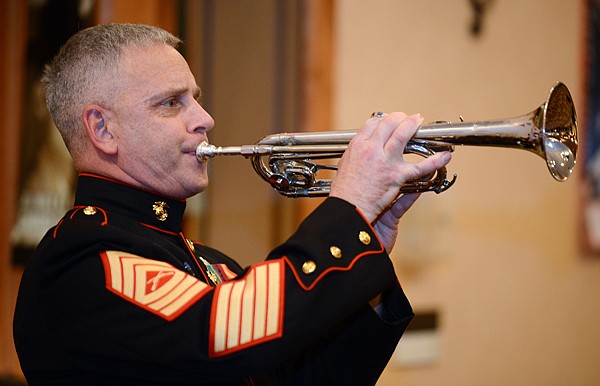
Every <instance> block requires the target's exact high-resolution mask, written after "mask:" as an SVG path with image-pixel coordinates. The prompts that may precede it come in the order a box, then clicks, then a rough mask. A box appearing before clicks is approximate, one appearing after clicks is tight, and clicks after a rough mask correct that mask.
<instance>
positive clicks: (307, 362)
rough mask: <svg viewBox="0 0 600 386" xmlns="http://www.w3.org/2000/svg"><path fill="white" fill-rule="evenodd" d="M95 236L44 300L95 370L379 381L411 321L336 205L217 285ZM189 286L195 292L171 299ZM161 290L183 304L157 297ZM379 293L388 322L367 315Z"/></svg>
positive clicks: (178, 377)
mask: <svg viewBox="0 0 600 386" xmlns="http://www.w3.org/2000/svg"><path fill="white" fill-rule="evenodd" d="M97 237H98V239H102V240H103V241H102V244H101V245H98V246H95V247H90V246H88V247H87V249H86V250H84V251H82V252H80V253H79V255H78V256H77V257H73V256H71V257H69V258H68V259H65V260H64V261H63V263H62V264H60V265H59V266H55V267H54V268H53V269H52V273H51V275H52V276H53V277H54V278H53V279H52V280H55V282H54V283H53V285H52V286H49V287H48V288H49V291H48V292H46V293H45V294H43V297H44V298H45V299H48V300H47V301H46V304H45V309H46V310H47V314H48V315H50V317H49V326H50V329H51V330H52V331H53V332H54V333H56V344H57V345H59V346H60V347H62V349H63V350H64V351H65V352H68V353H70V354H69V355H71V356H72V358H71V360H72V361H73V362H74V363H76V364H77V366H79V367H81V368H83V369H87V370H89V371H92V372H108V371H110V372H111V374H112V375H114V376H117V377H123V378H131V379H138V380H140V381H144V380H147V381H150V380H151V381H152V382H161V381H162V382H171V383H172V384H177V383H186V382H199V381H202V382H213V383H217V382H231V381H236V380H240V379H248V377H251V376H256V375H257V374H262V375H265V374H267V375H266V376H267V377H270V378H271V379H272V380H274V379H277V382H279V383H275V384H282V385H286V384H289V385H293V384H303V383H301V382H300V383H295V382H299V381H298V380H302V379H305V378H315V379H317V378H318V379H321V380H323V379H325V378H323V377H329V378H332V379H336V378H339V379H342V377H343V376H344V372H346V375H348V374H352V371H348V368H352V367H354V368H356V369H358V368H359V367H355V366H358V365H359V364H360V363H363V365H362V368H361V371H360V373H361V374H365V371H366V372H367V373H368V374H367V375H364V377H365V378H368V379H371V380H372V379H376V377H377V376H378V375H379V373H380V372H381V370H382V369H383V367H384V366H385V364H386V363H387V360H388V359H389V355H391V351H390V350H393V347H395V344H396V342H397V341H398V339H399V337H400V335H401V334H402V332H403V331H404V328H405V327H406V324H407V323H408V320H410V317H411V315H412V311H411V310H410V306H409V305H408V301H407V300H406V298H405V297H404V294H403V292H402V290H401V288H400V286H399V284H398V280H397V278H396V275H395V273H394V269H393V265H392V262H391V261H390V259H389V257H388V256H387V254H386V253H385V250H384V248H383V246H382V245H381V243H380V242H379V240H378V239H377V236H376V234H375V233H374V231H373V229H372V228H371V227H370V225H369V224H368V223H367V222H366V221H365V220H364V218H363V217H362V216H361V214H360V213H359V212H358V211H357V210H356V208H354V207H353V206H352V205H350V204H349V203H347V202H345V201H343V200H339V199H335V198H329V199H327V200H325V201H324V202H323V204H322V205H321V206H319V208H317V209H316V210H315V211H314V212H313V213H312V214H311V215H310V216H309V217H308V218H307V219H306V220H305V221H304V222H303V223H302V224H301V226H300V227H299V229H298V231H297V232H295V233H294V234H293V235H292V237H291V238H290V239H289V240H288V241H287V242H285V243H284V244H282V245H281V246H279V247H277V248H276V249H274V250H273V251H272V252H271V253H270V254H269V256H268V258H267V259H266V260H265V261H264V262H261V263H259V264H255V265H252V266H250V267H248V268H247V269H246V270H244V271H243V272H241V273H240V275H239V276H238V277H236V278H235V279H232V280H229V281H226V282H224V283H221V284H219V285H217V286H216V287H211V286H208V285H207V284H206V283H203V282H201V281H198V280H197V279H195V278H192V277H191V276H189V275H187V274H185V273H183V272H182V271H180V270H178V269H176V268H177V267H175V268H173V267H174V265H172V264H168V263H166V265H165V262H164V261H161V262H159V261H154V260H152V259H150V258H149V257H148V256H150V255H157V254H160V253H161V251H155V250H150V249H136V248H138V247H137V246H136V245H137V244H139V242H136V241H135V240H128V241H127V242H126V243H125V244H123V242H122V241H119V239H120V238H122V237H123V235H122V234H118V235H117V234H114V235H113V234H112V233H111V232H109V231H106V234H98V235H97ZM119 243H121V244H119ZM117 249H121V250H128V251H129V252H126V253H117V252H115V250H117ZM107 251H108V252H107ZM165 253H166V252H165ZM111 256H112V258H113V259H117V260H114V261H118V263H114V261H113V263H114V264H116V265H113V264H112V263H110V259H111ZM124 261H126V263H123V262H124ZM115 267H120V268H118V269H115ZM148 272H152V276H148ZM127 275H129V276H127ZM132 275H133V276H132ZM136 275H137V276H136ZM47 277H48V276H47ZM125 277H130V278H134V279H136V280H130V281H129V282H127V283H126V282H125V281H126V280H124V279H123V278H125ZM175 277H177V278H178V280H177V281H175V280H174V278H175ZM141 278H143V280H142V279H141ZM148 278H150V279H148ZM138 279H139V280H138ZM184 282H185V283H186V284H185V285H186V286H189V289H187V288H188V287H181V288H179V287H178V290H177V292H169V291H167V289H170V288H171V287H168V286H172V287H173V288H175V284H176V283H184ZM119 286H120V287H119ZM165 286H167V287H165ZM159 288H161V289H164V291H163V292H162V294H163V295H164V294H165V293H167V294H170V295H173V294H174V293H176V294H177V296H172V297H171V298H169V297H162V296H161V297H159V296H158V292H156V291H155V290H157V289H159ZM136 291H137V292H136ZM378 294H385V307H384V309H385V314H384V316H383V317H382V316H379V315H377V313H375V312H374V310H373V309H372V308H371V307H370V306H369V305H368V302H369V301H370V300H371V299H373V298H374V297H375V296H376V295H378ZM50 299H52V300H50ZM56 299H60V301H56ZM49 302H51V304H50V303H49ZM334 357H335V360H333V361H331V358H334ZM327 358H329V360H330V362H327V360H328V359H327ZM342 359H343V360H342ZM365 364H366V365H367V366H370V369H366V368H365V367H364V366H365ZM258 378H260V376H257V379H258ZM257 382H259V381H257ZM331 382H332V383H330V384H343V383H336V382H334V381H331ZM257 384H260V383H257ZM312 384H320V383H312ZM346 384H347V383H346Z"/></svg>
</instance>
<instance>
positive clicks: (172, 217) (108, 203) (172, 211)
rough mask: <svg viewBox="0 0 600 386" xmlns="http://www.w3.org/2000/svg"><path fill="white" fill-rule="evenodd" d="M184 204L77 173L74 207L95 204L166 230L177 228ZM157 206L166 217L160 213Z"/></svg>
mask: <svg viewBox="0 0 600 386" xmlns="http://www.w3.org/2000/svg"><path fill="white" fill-rule="evenodd" d="M185 205H186V203H185V201H181V200H176V199H173V198H168V197H163V196H160V195H158V194H156V193H153V192H150V191H146V190H142V189H139V188H136V187H133V186H131V185H127V184H125V183H122V182H119V181H116V180H113V179H110V178H107V177H102V176H98V175H95V174H89V173H81V174H79V177H78V179H77V192H76V194H75V206H94V207H98V208H101V209H103V210H105V211H106V212H108V213H117V214H120V215H123V216H126V217H129V218H131V219H133V220H135V221H138V222H141V223H144V224H146V225H150V226H153V227H156V228H159V229H163V230H167V231H170V232H175V233H178V232H180V231H181V223H182V220H183V214H184V212H185ZM161 209H162V210H164V214H166V216H164V215H163V216H160V214H161ZM161 218H162V220H161Z"/></svg>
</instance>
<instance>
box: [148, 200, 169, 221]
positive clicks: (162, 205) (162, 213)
mask: <svg viewBox="0 0 600 386" xmlns="http://www.w3.org/2000/svg"><path fill="white" fill-rule="evenodd" d="M168 208H169V205H167V203H166V202H164V201H156V202H155V203H154V205H152V210H153V211H154V215H155V216H156V219H157V220H158V221H165V220H166V219H167V217H169V213H167V209H168Z"/></svg>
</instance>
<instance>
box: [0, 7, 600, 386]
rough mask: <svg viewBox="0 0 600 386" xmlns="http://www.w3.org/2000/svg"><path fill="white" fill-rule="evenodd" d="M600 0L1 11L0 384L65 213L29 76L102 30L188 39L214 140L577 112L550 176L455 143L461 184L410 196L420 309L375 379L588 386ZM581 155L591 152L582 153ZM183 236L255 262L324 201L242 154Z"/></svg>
mask: <svg viewBox="0 0 600 386" xmlns="http://www.w3.org/2000/svg"><path fill="white" fill-rule="evenodd" d="M598 6H599V5H598V1H596V0H573V1H564V0H445V1H440V0H420V1H408V0H370V1H362V0H320V1H319V0H285V1H281V0H252V1H250V0H218V1H217V0H160V1H158V0H29V1H21V0H4V1H2V2H0V18H1V22H0V29H2V33H1V34H0V49H1V50H2V51H1V52H2V54H1V55H2V56H1V58H2V60H0V76H1V77H2V82H1V83H0V98H1V103H0V121H1V124H0V132H1V133H2V141H0V147H1V151H0V157H2V158H1V159H2V167H1V168H0V178H1V181H0V183H1V184H2V186H3V187H2V189H1V195H2V196H1V199H0V210H1V213H2V216H0V238H1V242H0V384H2V381H5V382H6V384H9V383H11V384H13V383H18V382H22V375H21V372H20V369H19V364H18V360H17V357H16V354H15V352H14V347H13V343H12V330H11V329H12V313H13V309H14V304H15V298H16V292H17V289H18V285H19V280H20V276H21V273H22V270H23V265H24V264H25V263H26V261H27V258H28V256H29V254H30V253H31V251H32V249H33V248H35V245H36V244H37V242H38V241H39V239H40V238H41V236H42V235H43V233H44V232H45V230H46V229H47V228H49V227H51V226H52V225H53V224H54V223H56V221H58V219H59V218H60V217H61V214H62V213H63V212H64V210H65V209H66V208H69V207H70V205H71V199H72V198H71V194H72V191H73V181H74V179H73V176H74V172H73V170H72V167H71V165H70V161H69V158H68V155H67V154H66V150H65V149H64V145H62V143H61V141H60V138H58V137H57V136H56V133H55V130H54V128H53V127H52V123H51V121H50V120H49V118H48V116H47V113H46V111H45V106H44V102H43V96H42V95H41V94H40V90H39V73H40V69H41V67H42V66H43V63H45V62H46V61H48V60H49V59H50V58H51V57H52V55H53V54H54V53H55V52H56V50H57V49H58V47H59V46H60V45H61V44H62V43H63V42H64V41H65V40H66V39H67V38H68V37H69V36H70V35H71V34H73V33H74V32H75V31H77V30H79V29H81V28H85V27H87V26H90V25H93V24H98V23H105V22H136V23H137V22H139V23H147V24H153V25H158V26H161V27H163V28H165V29H167V30H169V31H171V32H173V33H175V34H177V35H179V36H180V37H182V38H183V40H184V42H185V44H184V47H183V49H182V52H183V54H184V55H185V57H186V58H187V59H188V61H189V63H190V67H191V68H192V71H193V72H194V74H195V76H196V79H197V82H198V84H199V85H200V87H201V88H202V90H203V95H204V96H203V105H204V106H205V107H206V109H207V110H208V111H209V112H210V113H211V114H212V115H213V116H214V118H215V120H216V126H215V128H214V130H213V131H212V132H211V133H210V139H211V142H213V143H215V144H217V145H241V144H251V143H254V142H256V141H257V140H258V139H259V138H261V137H262V136H264V135H267V134H271V133H276V132H281V131H322V130H337V129H356V128H358V127H359V126H360V125H361V123H362V122H363V121H364V120H365V119H366V118H368V116H369V115H370V114H371V112H373V111H397V110H400V111H405V112H407V113H417V112H418V113H421V114H422V115H423V116H424V117H425V119H426V121H438V120H443V121H458V120H459V119H460V117H462V118H463V119H465V120H466V121H475V120H492V119H498V118H507V117H513V116H518V115H522V114H525V113H528V112H530V111H533V110H534V109H536V108H537V107H538V106H539V105H540V104H542V103H543V102H544V101H545V99H546V97H547V94H548V91H549V90H550V88H551V87H552V85H553V84H554V83H555V82H556V81H562V82H564V83H565V84H566V85H567V86H568V87H569V89H570V91H571V94H572V96H573V99H574V100H575V104H576V108H577V112H578V118H579V135H580V150H579V152H578V164H577V168H576V171H575V173H574V175H573V176H572V177H571V178H570V179H569V180H568V181H566V182H562V183H558V182H556V181H554V179H553V178H552V177H551V176H550V174H549V173H548V171H547V168H546V165H545V164H544V160H543V159H541V158H539V157H537V156H536V155H534V154H532V153H529V152H526V151H523V150H515V149H500V148H481V147H480V148H476V147H457V148H456V150H455V153H454V158H453V162H452V163H451V164H450V166H449V172H450V173H456V174H458V178H457V181H456V183H455V185H454V186H453V187H452V188H451V189H450V190H448V191H447V192H444V193H443V194H440V195H435V194H433V193H431V194H429V193H428V194H424V195H423V196H422V197H421V199H420V200H419V201H418V202H417V204H416V205H415V206H414V207H413V209H412V210H411V211H410V212H409V213H408V214H407V215H406V216H405V217H404V219H403V220H402V225H401V230H400V235H399V237H398V241H397V244H396V248H395V250H394V252H393V254H392V259H393V261H394V264H395V266H396V271H397V274H398V277H399V279H400V281H401V283H402V284H403V287H404V288H405V290H406V292H407V295H408V297H409V299H410V300H411V303H412V304H413V307H414V309H415V312H416V314H417V316H416V318H415V321H414V323H413V324H412V325H411V329H410V330H409V331H408V332H407V333H406V334H405V336H404V337H403V338H402V340H401V341H400V345H399V347H398V350H397V352H396V353H395V355H394V357H393V358H392V359H391V361H390V363H389V365H388V367H387V368H386V370H385V372H384V374H383V376H382V377H381V379H380V381H379V383H378V386H392V385H394V386H398V385H400V386H425V385H450V386H453V385H456V386H458V385H461V386H463V385H485V386H505V385H515V386H518V385H523V386H524V385H529V386H530V385H534V386H535V385H544V386H546V385H556V386H558V385H599V384H600V370H598V366H597V360H598V359H597V358H599V357H600V329H599V327H598V326H599V325H600V247H599V246H600V242H598V241H597V240H600V225H599V224H600V211H599V210H598V209H597V207H598V206H599V205H598V200H597V192H596V191H597V190H598V189H596V188H595V186H596V184H597V183H596V182H595V173H594V159H595V157H594V156H595V145H594V144H595V143H596V140H595V139H596V137H598V136H599V135H598V134H597V133H596V132H597V131H599V130H600V120H598V121H597V120H596V119H597V118H595V114H596V112H597V110H600V109H599V107H600V106H598V102H597V99H596V98H597V97H596V94H598V89H597V86H596V82H597V81H596V78H597V76H598V74H597V72H598V71H600V67H598V64H597V58H596V55H597V54H596V50H597V49H598V47H600V42H599V41H597V35H598V32H597V30H598V29H599V28H600V26H599V24H598V20H596V19H597V13H598V11H597V9H598ZM588 144H589V145H588ZM210 173H211V184H210V187H209V189H208V190H207V191H206V192H204V193H203V194H201V195H199V196H198V197H196V198H193V199H191V200H190V201H189V203H188V215H187V218H186V233H187V236H188V237H190V238H194V239H197V240H199V241H202V242H204V243H206V244H209V245H211V246H214V247H217V248H218V249H221V250H222V251H224V252H226V253H228V254H229V255H231V256H232V257H234V258H236V259H237V260H238V261H240V262H241V263H242V264H251V263H253V262H257V261H260V260H262V259H263V258H264V257H265V256H266V254H267V253H268V252H269V250H271V249H272V248H273V247H275V246H276V245H277V244H278V243H280V242H282V241H284V240H285V239H286V237H287V236H288V235H290V234H291V232H293V230H294V229H295V228H296V227H297V225H298V223H299V221H301V219H302V218H303V217H305V216H306V214H307V213H309V212H310V210H311V209H312V208H313V207H315V206H316V205H318V203H319V202H320V200H319V199H288V198H284V197H281V196H280V195H279V194H277V193H276V192H274V191H272V190H271V188H270V187H269V186H268V185H267V184H266V183H264V182H263V181H261V180H260V178H259V177H257V176H256V175H255V174H254V172H253V170H252V167H251V165H250V163H249V161H248V160H245V159H243V158H239V159H219V160H214V161H212V162H211V165H210Z"/></svg>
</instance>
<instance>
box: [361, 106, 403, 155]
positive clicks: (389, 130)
mask: <svg viewBox="0 0 600 386" xmlns="http://www.w3.org/2000/svg"><path fill="white" fill-rule="evenodd" d="M406 118H407V115H406V114H404V113H401V112H394V113H390V114H387V115H384V116H383V117H381V118H380V119H379V124H378V125H377V127H376V128H375V130H374V131H373V134H372V135H371V138H370V139H371V140H374V141H375V142H376V143H378V144H380V145H381V146H382V147H383V146H385V144H386V143H387V141H388V140H389V139H390V137H391V136H392V134H393V133H394V131H395V130H396V129H397V128H398V126H399V125H400V124H401V123H402V122H403V121H404V120H405V119H406Z"/></svg>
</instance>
